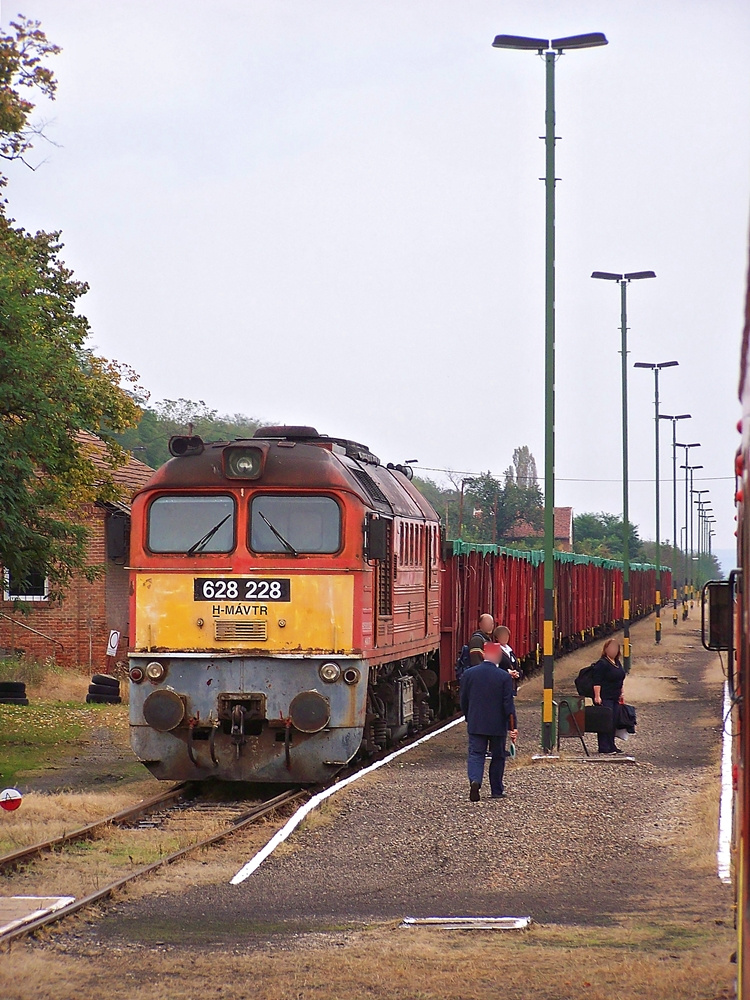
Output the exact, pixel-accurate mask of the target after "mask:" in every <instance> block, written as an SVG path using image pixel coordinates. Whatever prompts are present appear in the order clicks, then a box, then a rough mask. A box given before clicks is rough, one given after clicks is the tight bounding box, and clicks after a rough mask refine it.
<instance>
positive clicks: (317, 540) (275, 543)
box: [250, 495, 341, 555]
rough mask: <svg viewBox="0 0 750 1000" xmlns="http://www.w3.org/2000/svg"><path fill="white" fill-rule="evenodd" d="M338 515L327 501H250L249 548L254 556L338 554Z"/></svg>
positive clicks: (271, 498) (260, 497)
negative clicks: (284, 553)
mask: <svg viewBox="0 0 750 1000" xmlns="http://www.w3.org/2000/svg"><path fill="white" fill-rule="evenodd" d="M340 547H341V511H340V509H339V505H338V504H337V503H336V501H335V500H332V499H331V498H330V497H311V496H306V497H305V496H267V495H258V496H255V497H253V502H252V505H251V508H250V548H251V549H252V550H253V552H286V553H290V554H294V555H296V554H297V553H300V552H307V553H326V552H338V550H339V548H340Z"/></svg>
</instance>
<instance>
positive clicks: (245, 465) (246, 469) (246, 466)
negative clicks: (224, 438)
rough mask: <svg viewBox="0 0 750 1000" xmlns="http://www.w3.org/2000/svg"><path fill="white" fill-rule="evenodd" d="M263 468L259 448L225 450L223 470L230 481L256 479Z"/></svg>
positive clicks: (261, 453) (261, 454)
mask: <svg viewBox="0 0 750 1000" xmlns="http://www.w3.org/2000/svg"><path fill="white" fill-rule="evenodd" d="M262 467H263V452H262V451H261V450H260V448H225V449H224V470H225V472H226V475H227V476H228V477H229V478H230V479H257V478H258V476H260V474H261V471H262Z"/></svg>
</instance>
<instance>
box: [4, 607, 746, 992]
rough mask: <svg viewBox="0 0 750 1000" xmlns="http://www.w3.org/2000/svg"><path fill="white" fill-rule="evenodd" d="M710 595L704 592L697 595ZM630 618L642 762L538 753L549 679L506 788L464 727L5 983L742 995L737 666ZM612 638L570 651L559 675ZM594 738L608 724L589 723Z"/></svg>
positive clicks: (194, 861) (55, 988) (569, 744)
mask: <svg viewBox="0 0 750 1000" xmlns="http://www.w3.org/2000/svg"><path fill="white" fill-rule="evenodd" d="M694 615H695V612H694ZM665 624H666V625H667V626H668V628H665V633H664V641H663V643H662V644H661V646H660V647H655V646H654V643H653V623H652V622H651V621H646V622H642V623H639V624H638V625H636V626H635V628H634V630H633V638H634V670H633V673H632V675H631V677H630V678H629V679H628V681H627V684H626V697H627V700H628V701H629V702H631V703H633V704H635V705H636V706H637V708H638V714H639V732H638V735H637V737H636V738H635V739H633V740H632V742H629V743H628V744H627V745H626V749H628V750H630V748H631V747H633V752H634V755H635V757H636V760H637V763H636V764H635V765H626V764H619V763H618V764H612V763H609V762H604V761H598V762H596V763H583V762H580V761H579V760H578V758H580V757H581V751H580V744H577V743H576V742H575V741H565V742H564V743H563V760H561V761H557V762H552V761H548V762H541V763H533V762H532V760H531V756H532V753H534V752H536V750H537V744H538V732H539V719H540V712H539V702H540V699H541V680H540V679H539V678H532V679H531V680H530V681H529V682H527V683H526V684H525V685H524V686H523V688H522V690H521V693H520V695H519V699H518V709H519V718H520V728H521V741H520V748H521V754H520V756H519V758H518V759H517V760H516V762H515V763H514V764H512V765H510V767H509V769H508V774H507V785H508V788H509V798H508V799H507V800H504V801H501V802H497V801H496V802H490V801H488V800H483V801H482V802H480V803H479V804H478V805H474V804H471V803H469V802H468V801H467V796H466V792H467V783H466V777H465V763H464V754H465V732H464V729H463V726H458V727H455V728H454V729H452V730H450V731H449V732H448V733H446V734H444V735H442V736H439V737H436V738H435V739H434V740H432V741H431V742H429V743H427V744H424V745H423V746H422V747H420V748H418V749H417V750H415V751H412V752H410V753H409V754H406V755H404V756H402V757H400V758H399V759H398V761H395V762H393V764H391V765H388V766H386V767H384V768H381V769H380V771H378V772H376V773H375V774H373V775H372V776H370V777H368V778H364V779H363V780H362V781H361V782H357V783H355V784H354V785H353V786H351V787H350V788H349V789H347V790H346V791H344V792H342V793H341V795H340V796H334V797H333V799H331V800H329V801H330V805H329V806H328V807H327V808H326V809H325V810H324V811H322V812H321V813H320V814H318V815H314V816H313V817H312V818H311V821H310V822H308V823H307V824H306V825H305V826H304V827H303V828H301V829H300V831H298V833H296V834H295V835H294V836H293V837H292V838H291V840H290V841H289V842H288V844H286V845H284V847H283V848H282V849H281V850H280V851H279V852H277V854H276V855H274V856H273V857H272V858H270V859H269V860H268V861H267V862H266V863H265V864H264V865H263V866H262V867H261V868H260V869H259V870H258V872H257V873H256V874H255V875H254V876H252V877H251V878H250V879H249V880H248V881H247V882H245V883H243V884H242V885H240V886H237V887H231V886H229V884H228V883H229V879H230V878H231V876H232V875H233V874H234V873H235V872H236V871H237V869H238V868H239V867H240V866H241V865H242V864H243V863H244V862H245V861H246V860H247V859H248V858H249V857H251V856H252V854H253V853H254V851H255V850H256V849H257V847H258V844H259V837H258V834H257V832H255V833H252V832H249V833H248V834H246V835H240V836H238V837H237V838H233V839H232V840H231V841H229V842H228V843H226V844H225V845H224V846H223V847H221V848H220V849H215V850H212V851H211V852H209V853H206V854H204V855H197V856H195V857H192V858H191V859H189V860H187V861H185V862H181V863H180V864H178V865H175V866H173V867H172V868H171V869H169V870H168V871H165V872H163V873H161V874H159V875H157V876H156V877H154V878H151V879H148V880H145V881H143V882H141V883H136V884H135V885H134V886H133V887H132V888H131V889H129V891H128V893H127V895H123V896H121V897H120V898H119V899H117V900H115V901H114V902H113V903H111V904H109V905H107V906H104V907H102V908H101V909H100V910H98V911H96V912H91V913H88V914H87V915H86V916H85V917H84V916H81V917H79V918H73V919H71V920H70V921H66V922H65V924H63V925H61V926H60V927H58V928H56V929H52V930H50V931H48V932H46V933H44V934H43V935H42V936H41V937H40V938H39V939H38V940H36V941H33V942H26V943H21V944H19V945H16V946H14V948H13V950H12V951H11V953H10V954H9V955H0V995H2V996H4V997H7V998H8V1000H31V998H40V1000H46V998H50V1000H52V998H54V1000H67V998H71V1000H72V998H74V997H75V998H77V1000H88V998H92V1000H93V998H99V997H100V996H102V995H108V996H110V997H112V998H115V1000H118V998H121V997H122V998H125V997H128V998H130V997H133V996H137V997H139V998H140V997H143V998H144V1000H151V998H157V997H159V998H164V997H169V998H174V1000H183V998H188V997H191V998H192V997H194V996H195V995H196V994H200V995H204V996H210V997H220V996H224V995H229V994H231V995H232V996H235V997H240V998H242V997H254V998H265V997H268V998H271V997H279V998H284V1000H286V998H289V1000H292V998H294V1000H301V998H312V997H315V998H316V1000H329V998H330V1000H333V998H337V1000H338V998H341V997H353V998H357V997H368V998H370V997H371V998H377V1000H391V998H393V1000H396V998H399V1000H412V998H413V1000H420V998H430V1000H431V998H435V1000H438V998H440V1000H445V998H467V1000H468V998H474V997H476V998H480V1000H483V998H490V997H493V998H495V997H497V996H503V997H505V998H508V1000H514V998H518V1000H522V998H523V1000H553V998H554V1000H566V998H571V1000H572V998H573V997H576V998H578V997H581V996H584V997H587V998H594V1000H615V998H616V1000H621V998H629V997H633V998H640V997H643V998H646V997H648V998H657V1000H658V998H665V1000H666V998H667V997H669V998H672V997H685V998H702V1000H718V998H729V997H731V996H733V992H732V983H733V978H734V969H735V966H733V965H731V964H730V962H729V956H730V953H731V951H732V950H733V948H734V941H733V932H732V929H731V925H732V909H731V907H732V892H731V888H730V887H727V886H724V885H722V883H720V882H719V880H718V878H717V877H716V854H715V852H716V828H717V812H718V761H719V753H720V742H721V728H722V720H721V684H722V675H721V669H720V665H719V662H718V658H716V657H715V655H713V654H707V653H706V652H705V651H703V650H702V648H701V647H700V639H699V636H698V633H697V630H696V628H695V623H694V621H691V622H688V623H686V624H682V623H680V626H678V628H677V629H676V630H673V628H672V625H671V622H667V623H665ZM597 652H598V650H592V649H591V648H589V649H583V650H580V651H578V652H577V653H575V654H573V655H572V656H570V657H567V658H565V659H563V660H561V661H560V662H559V663H558V665H557V670H556V689H557V690H558V691H560V692H563V693H564V692H566V691H569V692H571V693H572V691H573V686H572V678H573V677H574V676H575V674H576V673H577V671H578V670H579V669H580V667H581V666H583V665H586V664H588V663H589V662H591V661H592V660H593V659H595V658H596V653H597ZM588 740H589V741H590V742H589V749H592V748H595V737H589V738H588ZM471 913H474V914H484V915H510V914H512V915H526V914H528V915H531V916H532V917H533V918H534V920H535V921H536V923H535V924H534V925H533V927H532V929H531V930H530V931H528V932H525V933H522V934H499V933H494V934H491V933H487V932H446V931H435V930H422V929H417V930H415V929H411V930H407V929H401V928H400V927H399V924H400V922H401V918H402V917H404V916H407V915H410V916H418V915H449V914H451V915H457V914H471Z"/></svg>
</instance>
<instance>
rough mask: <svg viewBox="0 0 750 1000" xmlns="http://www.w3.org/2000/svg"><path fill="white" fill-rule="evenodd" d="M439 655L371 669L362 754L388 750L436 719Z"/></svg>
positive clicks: (427, 654) (423, 655) (421, 656)
mask: <svg viewBox="0 0 750 1000" xmlns="http://www.w3.org/2000/svg"><path fill="white" fill-rule="evenodd" d="M436 659H437V651H435V652H432V653H423V654H420V655H419V656H412V657H408V658H407V659H403V660H396V661H395V662H393V663H386V664H382V665H379V666H377V667H372V668H371V669H370V677H369V683H368V687H367V715H366V717H365V726H364V730H363V733H362V745H361V747H360V753H361V754H362V755H363V756H368V755H370V754H373V753H377V752H378V751H380V750H385V749H386V748H387V747H390V746H392V745H393V744H394V743H397V742H398V741H399V740H401V739H403V738H404V737H405V736H408V735H409V734H411V733H417V732H419V731H420V730H422V729H426V728H427V727H428V726H429V725H430V723H431V722H432V721H433V720H434V719H435V715H436V711H437V700H436V696H435V694H434V693H433V689H435V687H436V685H437V677H438V675H437V672H436V670H434V669H433V666H432V665H433V664H435V663H436Z"/></svg>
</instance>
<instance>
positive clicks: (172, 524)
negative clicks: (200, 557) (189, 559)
mask: <svg viewBox="0 0 750 1000" xmlns="http://www.w3.org/2000/svg"><path fill="white" fill-rule="evenodd" d="M234 517H235V514H234V500H233V499H232V498H231V497H228V496H193V497H191V496H170V497H158V498H157V499H156V500H154V502H153V503H152V504H151V506H150V507H149V510H148V547H149V549H150V550H151V551H152V552H184V553H187V554H189V555H193V553H198V552H231V551H232V549H233V548H234Z"/></svg>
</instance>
